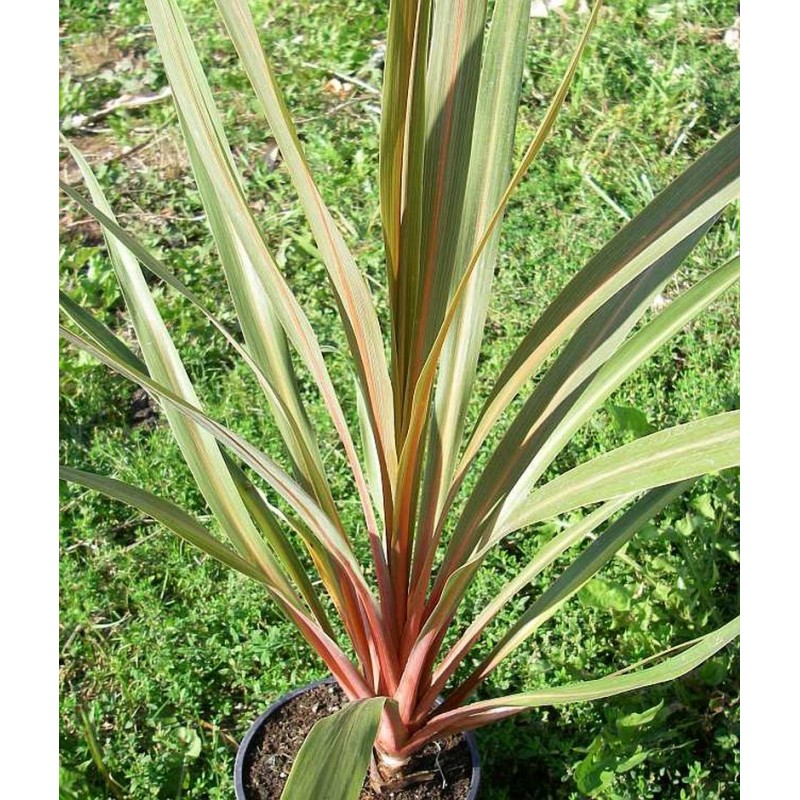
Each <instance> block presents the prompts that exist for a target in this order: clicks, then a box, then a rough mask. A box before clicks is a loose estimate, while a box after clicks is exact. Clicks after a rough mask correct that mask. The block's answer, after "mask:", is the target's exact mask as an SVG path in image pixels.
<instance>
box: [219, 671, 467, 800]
mask: <svg viewBox="0 0 800 800" xmlns="http://www.w3.org/2000/svg"><path fill="white" fill-rule="evenodd" d="M331 683H336V679H335V678H334V677H333V676H332V675H328V677H327V678H321V679H320V680H316V681H311V683H307V684H306V685H305V686H301V687H300V688H299V689H292V691H290V692H287V693H286V694H285V695H283V696H282V697H279V698H278V699H277V700H276V701H275V702H274V703H272V705H270V706H269V708H267V710H266V711H265V712H264V713H263V714H261V715H260V716H259V717H258V718H257V719H256V721H255V722H254V723H253V724H252V725H251V726H250V728H249V730H248V731H247V733H246V734H245V735H244V738H243V739H242V741H241V743H240V744H239V749H238V751H237V752H236V764H235V765H234V769H233V778H234V786H235V790H236V800H248V798H247V796H246V795H245V792H244V762H245V760H246V758H247V754H248V751H249V749H250V744H251V743H252V741H253V738H254V737H255V735H256V734H257V733H258V732H259V730H261V727H262V726H263V724H264V723H265V722H266V721H267V720H268V719H269V718H270V717H271V716H272V715H273V714H274V713H275V712H276V711H277V710H278V709H279V708H282V707H283V706H284V705H286V703H288V702H289V701H290V700H294V698H295V697H297V696H298V695H301V694H304V693H305V692H309V691H311V690H312V689H316V688H317V687H318V686H325V685H328V684H331ZM438 702H441V698H439V701H438ZM461 735H462V736H463V737H464V739H465V740H466V742H467V747H468V748H469V755H470V760H471V762H472V776H471V780H470V784H469V793H468V794H467V800H475V798H476V797H477V796H478V788H479V786H480V781H481V760H480V753H479V752H478V742H477V741H476V739H475V734H474V733H472V731H462V733H461Z"/></svg>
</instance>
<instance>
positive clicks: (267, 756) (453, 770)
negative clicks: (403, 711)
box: [244, 684, 472, 800]
mask: <svg viewBox="0 0 800 800" xmlns="http://www.w3.org/2000/svg"><path fill="white" fill-rule="evenodd" d="M346 702H347V698H346V697H345V694H344V692H342V690H341V689H340V688H339V687H338V686H336V685H335V684H323V685H322V686H317V687H316V688H314V689H311V690H310V691H308V692H304V693H303V694H301V695H298V696H297V697H295V698H294V699H292V700H290V701H289V702H288V703H286V704H285V705H284V706H282V707H281V708H280V709H278V710H277V711H276V712H275V713H274V714H273V715H272V716H271V717H270V718H269V719H268V720H267V722H266V724H265V725H263V726H262V727H261V730H259V732H258V733H257V734H256V736H255V737H254V738H253V740H252V743H251V746H250V753H249V758H248V759H247V761H245V764H244V786H245V791H246V792H247V797H248V800H279V798H280V796H281V792H282V791H283V787H284V784H285V783H286V779H287V778H288V776H289V771H290V770H291V768H292V764H293V763H294V759H295V756H296V755H297V753H298V751H299V750H300V746H301V745H302V744H303V742H304V741H305V738H306V736H307V735H308V733H309V731H310V730H311V728H312V727H313V725H314V723H315V722H317V721H318V720H320V719H323V718H324V717H327V716H329V715H330V714H333V713H334V712H336V711H338V710H339V709H340V708H342V707H343V706H344V705H345V703H346ZM416 772H433V773H435V777H434V778H433V779H432V780H428V781H425V782H424V783H418V784H415V785H413V786H408V787H406V788H404V789H402V790H400V791H396V792H383V793H380V794H378V793H376V792H375V791H373V790H372V789H371V788H370V787H369V785H368V783H367V781H365V784H364V788H363V789H362V790H361V798H360V800H464V798H466V797H467V795H468V794H469V787H470V781H471V779H472V761H471V758H470V752H469V747H468V745H467V743H466V740H465V739H464V737H463V736H461V735H456V736H450V737H448V738H444V739H442V740H441V741H438V742H433V743H431V744H429V745H427V746H426V747H425V748H423V749H422V750H421V751H419V752H418V753H417V754H415V755H414V756H412V758H411V761H410V762H409V765H408V768H407V773H416Z"/></svg>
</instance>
